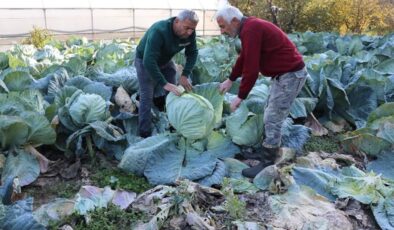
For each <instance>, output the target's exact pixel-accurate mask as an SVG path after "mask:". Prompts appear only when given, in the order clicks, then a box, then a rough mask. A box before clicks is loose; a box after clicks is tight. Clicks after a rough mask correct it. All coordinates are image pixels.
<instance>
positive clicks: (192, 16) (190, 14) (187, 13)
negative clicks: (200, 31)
mask: <svg viewBox="0 0 394 230" xmlns="http://www.w3.org/2000/svg"><path fill="white" fill-rule="evenodd" d="M177 18H178V19H179V20H181V21H184V20H186V19H188V20H190V21H191V22H194V23H198V16H197V14H196V12H194V11H192V10H182V11H181V12H179V14H178V16H177Z"/></svg>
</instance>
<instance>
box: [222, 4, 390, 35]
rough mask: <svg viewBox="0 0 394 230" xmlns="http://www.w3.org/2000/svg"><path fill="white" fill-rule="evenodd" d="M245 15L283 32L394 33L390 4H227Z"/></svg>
mask: <svg viewBox="0 0 394 230" xmlns="http://www.w3.org/2000/svg"><path fill="white" fill-rule="evenodd" d="M229 2H230V4H232V5H234V6H236V7H238V8H239V9H240V10H241V11H242V12H243V13H244V14H245V15H253V16H256V17H260V18H263V19H266V20H269V21H271V22H273V23H275V24H277V25H279V26H281V28H282V29H283V30H284V31H285V32H288V33H289V32H295V31H299V32H302V31H307V30H310V31H313V32H320V31H335V32H340V33H342V34H344V33H357V34H360V33H370V34H383V33H387V32H393V31H394V1H393V0H293V1H288V0H266V1H261V0H260V1H256V0H247V1H243V0H229Z"/></svg>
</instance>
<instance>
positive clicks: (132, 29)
mask: <svg viewBox="0 0 394 230" xmlns="http://www.w3.org/2000/svg"><path fill="white" fill-rule="evenodd" d="M217 7H218V1H217V0H145V1H141V0H113V1H106V0H69V1H63V0H13V1H2V2H1V3H0V46H1V45H3V46H5V45H9V44H11V43H12V42H13V41H18V40H20V39H21V38H23V37H26V36H28V35H29V32H30V31H31V30H32V29H33V27H39V28H44V29H48V30H49V31H50V32H51V33H52V34H54V35H56V37H58V38H64V37H67V36H69V35H82V36H85V37H87V38H88V39H112V38H139V37H141V35H142V34H143V33H144V32H145V31H146V29H147V28H148V27H149V26H150V25H152V24H153V23H154V22H155V21H157V20H161V19H164V18H167V17H172V16H176V15H177V14H178V12H179V11H180V10H182V9H193V10H195V11H196V12H197V15H198V17H199V19H200V23H199V24H198V27H197V34H198V35H199V36H206V35H218V34H219V30H218V27H217V25H216V24H215V22H214V21H213V20H212V19H213V15H214V13H215V11H216V9H217Z"/></svg>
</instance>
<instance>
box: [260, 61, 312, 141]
mask: <svg viewBox="0 0 394 230" xmlns="http://www.w3.org/2000/svg"><path fill="white" fill-rule="evenodd" d="M307 76H308V72H307V71H306V69H305V68H303V69H301V70H299V71H296V72H290V73H286V74H283V75H280V76H278V77H276V78H273V79H272V84H271V89H270V93H269V97H268V102H267V105H266V108H265V111H264V132H265V139H264V142H263V146H264V147H267V148H275V147H280V144H281V138H282V134H281V129H282V124H283V122H284V120H285V119H286V118H287V116H288V115H289V113H290V107H291V104H292V103H293V101H294V100H295V98H296V97H297V95H298V94H299V93H300V91H301V89H302V87H303V86H304V84H305V81H306V78H307Z"/></svg>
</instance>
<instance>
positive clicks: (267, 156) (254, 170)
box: [242, 146, 279, 178]
mask: <svg viewBox="0 0 394 230" xmlns="http://www.w3.org/2000/svg"><path fill="white" fill-rule="evenodd" d="M278 152H279V148H266V147H264V146H263V148H262V153H261V154H260V155H261V158H260V163H259V164H258V165H256V166H253V167H250V168H247V169H243V170H242V175H243V176H245V177H249V178H254V177H255V176H256V175H257V174H258V173H259V172H261V171H262V170H263V169H264V168H265V167H267V166H270V165H273V164H275V160H276V158H277V157H278Z"/></svg>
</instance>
